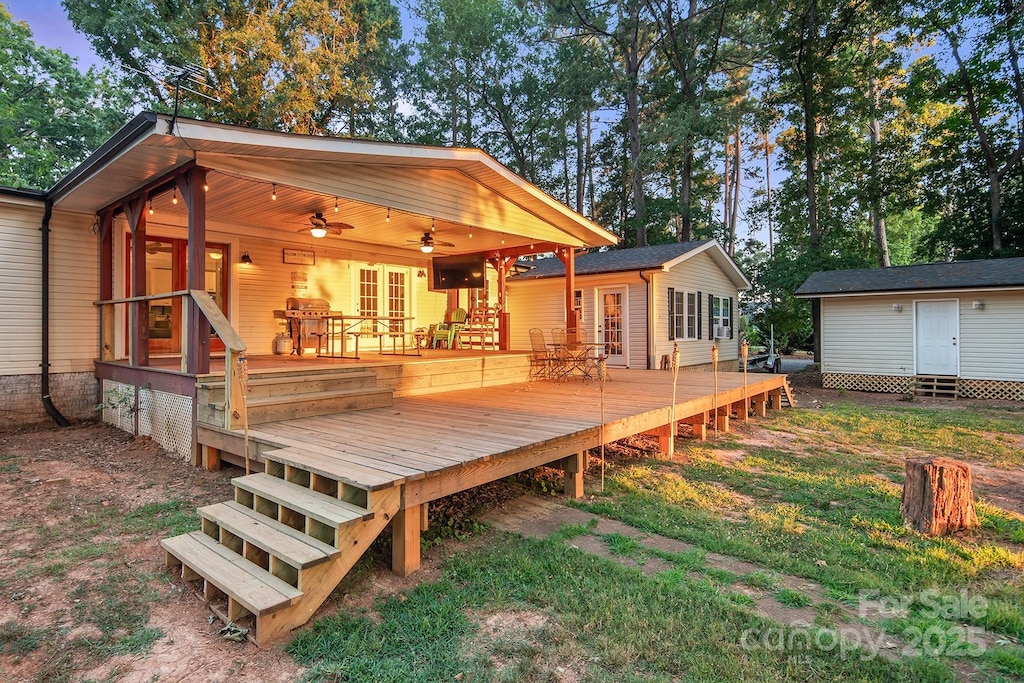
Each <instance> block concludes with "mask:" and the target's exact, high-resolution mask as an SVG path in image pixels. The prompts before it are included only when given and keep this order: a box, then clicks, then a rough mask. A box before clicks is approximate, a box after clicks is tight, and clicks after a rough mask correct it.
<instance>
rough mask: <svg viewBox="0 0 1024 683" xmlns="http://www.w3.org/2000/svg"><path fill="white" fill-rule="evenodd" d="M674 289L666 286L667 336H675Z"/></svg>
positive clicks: (671, 337)
mask: <svg viewBox="0 0 1024 683" xmlns="http://www.w3.org/2000/svg"><path fill="white" fill-rule="evenodd" d="M675 315H676V289H675V287H669V288H668V338H669V340H672V339H675V338H676V317H675Z"/></svg>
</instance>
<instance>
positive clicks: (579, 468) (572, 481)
mask: <svg viewBox="0 0 1024 683" xmlns="http://www.w3.org/2000/svg"><path fill="white" fill-rule="evenodd" d="M586 458H587V454H586V452H584V451H580V452H579V453H576V454H575V455H570V456H569V457H567V458H562V462H561V465H560V466H561V468H562V470H563V471H564V472H565V495H566V497H567V498H582V497H583V471H584V470H585V469H586V468H587V460H586Z"/></svg>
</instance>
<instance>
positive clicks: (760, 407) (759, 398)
mask: <svg viewBox="0 0 1024 683" xmlns="http://www.w3.org/2000/svg"><path fill="white" fill-rule="evenodd" d="M751 400H752V401H753V402H754V416H755V417H764V416H765V415H766V414H767V412H768V405H767V404H768V393H767V392H762V393H760V394H755V395H754V396H753V397H751Z"/></svg>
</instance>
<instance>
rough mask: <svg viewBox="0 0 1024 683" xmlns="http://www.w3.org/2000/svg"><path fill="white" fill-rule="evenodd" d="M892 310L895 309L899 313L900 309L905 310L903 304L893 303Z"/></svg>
mask: <svg viewBox="0 0 1024 683" xmlns="http://www.w3.org/2000/svg"><path fill="white" fill-rule="evenodd" d="M892 310H894V311H896V312H897V313H899V312H900V311H902V310H903V304H893V305H892Z"/></svg>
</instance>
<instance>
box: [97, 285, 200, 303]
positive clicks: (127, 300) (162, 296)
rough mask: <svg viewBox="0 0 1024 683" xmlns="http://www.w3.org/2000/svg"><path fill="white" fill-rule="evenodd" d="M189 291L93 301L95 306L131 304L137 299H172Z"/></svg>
mask: <svg viewBox="0 0 1024 683" xmlns="http://www.w3.org/2000/svg"><path fill="white" fill-rule="evenodd" d="M188 295H189V291H188V290H187V289H180V290H178V291H176V292H167V293H165V294H146V295H145V296H141V295H140V296H126V297H122V298H120V299H101V300H99V301H93V302H92V303H93V305H94V306H106V305H108V304H131V303H135V302H136V301H156V300H157V299H170V298H172V297H176V296H188Z"/></svg>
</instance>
